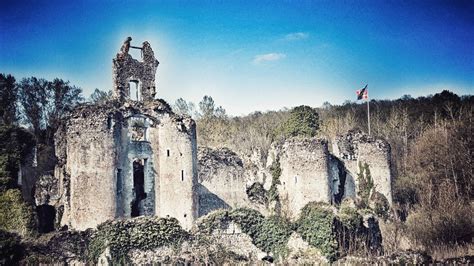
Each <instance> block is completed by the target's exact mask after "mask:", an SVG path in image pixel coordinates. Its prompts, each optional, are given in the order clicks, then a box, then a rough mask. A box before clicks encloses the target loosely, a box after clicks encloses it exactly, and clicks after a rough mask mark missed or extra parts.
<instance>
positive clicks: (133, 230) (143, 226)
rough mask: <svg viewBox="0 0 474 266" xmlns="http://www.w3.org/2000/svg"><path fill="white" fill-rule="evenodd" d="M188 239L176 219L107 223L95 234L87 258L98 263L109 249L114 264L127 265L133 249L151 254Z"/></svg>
mask: <svg viewBox="0 0 474 266" xmlns="http://www.w3.org/2000/svg"><path fill="white" fill-rule="evenodd" d="M188 237H189V235H188V233H187V232H186V231H185V230H183V229H182V228H181V226H180V225H179V222H178V220H177V219H175V218H157V217H140V218H136V219H133V220H119V221H108V222H105V223H102V224H100V225H99V226H98V227H97V231H96V232H95V233H94V234H93V236H92V240H91V242H90V244H89V250H88V257H89V260H90V261H93V262H97V260H98V258H99V256H100V255H101V254H102V253H103V252H104V251H105V249H106V247H109V248H110V252H111V256H112V260H113V262H126V261H127V259H128V257H127V253H128V252H129V251H130V250H132V249H138V250H150V249H154V248H158V247H161V246H168V245H179V244H181V243H182V242H183V241H184V240H186V239H188Z"/></svg>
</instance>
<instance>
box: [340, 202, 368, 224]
mask: <svg viewBox="0 0 474 266" xmlns="http://www.w3.org/2000/svg"><path fill="white" fill-rule="evenodd" d="M338 219H339V221H340V222H341V223H342V224H343V225H344V226H345V227H347V228H349V229H353V230H356V229H357V228H359V227H360V226H361V225H362V216H361V215H360V214H359V212H358V211H357V209H356V208H353V207H351V206H348V205H347V204H344V202H343V203H342V204H341V207H340V209H339V214H338Z"/></svg>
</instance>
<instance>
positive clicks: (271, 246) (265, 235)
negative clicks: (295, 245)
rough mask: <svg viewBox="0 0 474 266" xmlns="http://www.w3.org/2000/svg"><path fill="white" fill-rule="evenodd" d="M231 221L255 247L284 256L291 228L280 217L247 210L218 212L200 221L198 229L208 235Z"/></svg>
mask: <svg viewBox="0 0 474 266" xmlns="http://www.w3.org/2000/svg"><path fill="white" fill-rule="evenodd" d="M231 221H232V222H234V223H236V224H237V225H239V227H240V228H241V230H242V232H243V233H245V234H247V235H249V236H250V238H252V243H253V244H254V245H255V246H256V247H258V248H260V249H261V250H263V251H265V252H272V253H274V254H275V255H283V254H286V252H287V250H286V244H287V242H288V239H289V237H290V235H291V233H292V228H291V224H290V222H289V221H287V220H286V219H284V218H282V217H280V216H270V217H264V216H263V215H262V214H260V212H258V211H256V210H252V209H247V208H239V209H234V210H220V211H216V212H213V213H211V214H209V215H208V216H207V217H205V218H204V219H203V220H201V222H200V223H199V224H198V228H199V230H200V231H201V232H203V233H208V234H210V233H212V231H213V230H215V229H224V228H223V227H225V226H226V225H227V224H228V223H229V222H231Z"/></svg>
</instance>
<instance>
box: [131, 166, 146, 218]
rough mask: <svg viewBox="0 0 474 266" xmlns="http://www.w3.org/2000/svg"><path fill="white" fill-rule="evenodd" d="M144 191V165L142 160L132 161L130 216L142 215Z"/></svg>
mask: <svg viewBox="0 0 474 266" xmlns="http://www.w3.org/2000/svg"><path fill="white" fill-rule="evenodd" d="M145 198H146V193H145V165H144V160H142V159H135V160H134V161H133V200H132V213H131V217H137V216H140V215H143V214H144V212H143V203H142V201H143V200H144V199H145Z"/></svg>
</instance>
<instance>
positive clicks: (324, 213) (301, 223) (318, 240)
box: [296, 202, 337, 261]
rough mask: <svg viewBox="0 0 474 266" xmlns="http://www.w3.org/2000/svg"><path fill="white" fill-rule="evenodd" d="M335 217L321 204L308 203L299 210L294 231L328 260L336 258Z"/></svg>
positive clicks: (330, 210) (328, 207) (327, 207)
mask: <svg viewBox="0 0 474 266" xmlns="http://www.w3.org/2000/svg"><path fill="white" fill-rule="evenodd" d="M334 222H335V215H334V213H333V211H332V209H331V208H330V206H326V205H325V204H322V203H315V202H310V203H308V204H307V205H306V206H304V208H303V209H302V210H301V214H300V217H299V219H298V221H297V225H296V226H297V229H296V231H297V232H298V233H299V234H300V235H301V237H302V238H303V239H304V240H305V241H307V242H308V243H309V244H310V245H312V246H314V247H316V248H318V249H319V250H321V253H322V255H324V256H325V257H326V258H327V259H328V260H330V261H334V260H336V258H337V240H336V235H335V234H334Z"/></svg>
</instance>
